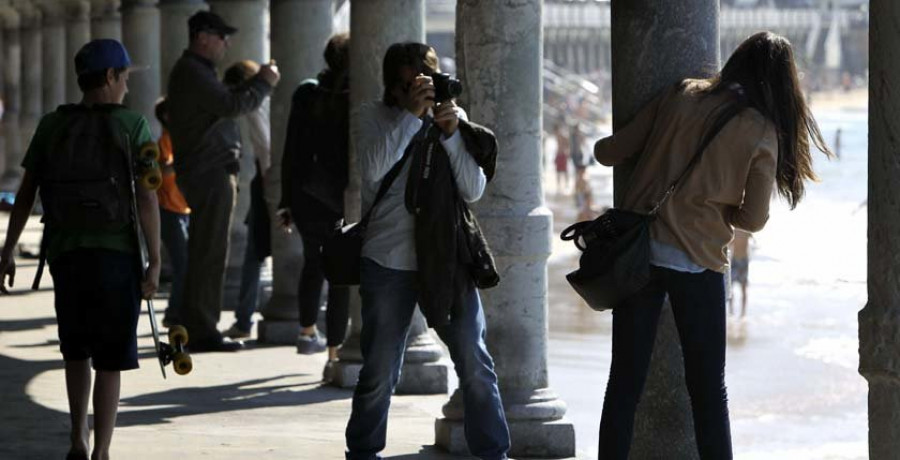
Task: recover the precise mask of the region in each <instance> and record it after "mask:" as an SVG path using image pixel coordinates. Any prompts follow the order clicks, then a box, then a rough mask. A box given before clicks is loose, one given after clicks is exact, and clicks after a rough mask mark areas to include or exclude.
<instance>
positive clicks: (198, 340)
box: [168, 11, 280, 352]
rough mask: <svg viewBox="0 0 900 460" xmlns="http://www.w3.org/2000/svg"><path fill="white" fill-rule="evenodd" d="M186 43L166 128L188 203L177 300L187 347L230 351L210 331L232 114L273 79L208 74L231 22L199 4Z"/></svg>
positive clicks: (228, 191)
mask: <svg viewBox="0 0 900 460" xmlns="http://www.w3.org/2000/svg"><path fill="white" fill-rule="evenodd" d="M188 31H189V38H190V44H189V46H188V49H187V50H185V51H184V54H182V56H181V58H179V59H178V61H177V62H176V63H175V66H174V68H173V69H172V73H171V75H170V76H169V91H168V100H169V131H170V133H171V134H172V147H173V149H174V153H175V172H176V173H178V176H177V183H178V188H179V189H181V192H182V193H183V194H184V197H185V199H186V200H187V203H188V206H190V207H191V221H190V226H189V229H188V233H189V236H190V238H189V239H188V266H187V274H186V278H185V288H184V301H183V302H182V309H181V311H180V312H179V313H180V315H181V318H180V319H181V320H182V323H183V324H184V326H185V327H186V328H187V329H188V332H189V333H190V335H191V342H190V345H189V347H190V349H191V351H193V352H202V351H237V350H239V349H241V348H243V345H242V343H241V342H237V341H232V340H230V339H228V338H226V337H223V336H222V334H221V333H220V332H219V330H218V327H217V325H218V322H219V317H220V315H221V312H222V303H223V302H224V290H223V288H224V284H225V267H226V262H227V260H228V246H229V238H230V234H231V218H232V214H233V213H234V206H235V200H236V195H237V174H238V172H239V170H240V163H239V161H238V158H239V156H240V153H241V149H240V140H241V136H240V128H239V127H238V125H237V123H236V122H235V120H234V119H235V118H236V117H238V116H240V115H244V114H247V113H250V112H253V111H255V110H257V109H258V108H259V107H260V106H261V105H262V103H263V101H264V100H265V98H266V97H267V96H268V95H269V94H270V93H271V92H272V88H273V87H274V86H275V85H276V84H277V83H278V80H279V78H280V75H279V73H278V69H277V68H276V67H275V66H274V65H264V66H261V67H260V70H259V72H258V73H257V74H256V76H254V77H253V78H251V79H250V81H249V82H247V84H245V85H242V86H241V87H240V89H239V90H235V91H232V90H230V89H229V88H228V87H226V86H225V85H224V84H223V83H222V82H220V81H219V79H218V77H217V76H216V63H218V62H220V61H221V60H222V59H223V58H224V56H225V50H226V49H227V48H228V37H229V36H231V35H233V34H234V33H236V32H237V29H236V28H234V27H232V26H230V25H228V24H226V23H225V21H223V20H222V18H220V17H219V16H217V15H216V14H214V13H210V12H207V11H200V12H197V13H195V14H194V15H193V16H191V17H190V19H189V20H188Z"/></svg>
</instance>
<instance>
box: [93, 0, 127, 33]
mask: <svg viewBox="0 0 900 460" xmlns="http://www.w3.org/2000/svg"><path fill="white" fill-rule="evenodd" d="M97 38H112V39H114V40H118V41H120V42H121V41H122V15H120V14H119V0H91V39H97Z"/></svg>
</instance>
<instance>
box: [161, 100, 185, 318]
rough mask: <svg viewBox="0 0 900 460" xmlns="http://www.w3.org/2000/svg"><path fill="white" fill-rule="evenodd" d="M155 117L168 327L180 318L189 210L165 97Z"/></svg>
mask: <svg viewBox="0 0 900 460" xmlns="http://www.w3.org/2000/svg"><path fill="white" fill-rule="evenodd" d="M156 118H157V120H159V123H160V124H161V125H162V136H160V138H159V141H158V143H159V165H160V167H161V168H162V176H163V180H162V185H161V186H160V187H159V190H157V191H156V195H157V198H158V199H159V217H160V236H161V237H162V241H163V246H165V248H166V251H168V254H169V260H170V261H171V263H172V290H171V291H170V292H169V306H168V307H167V308H166V313H165V316H163V325H164V326H166V327H170V326H173V325H175V324H179V323H180V321H181V319H180V316H179V308H180V306H181V302H182V291H183V286H184V277H185V270H186V268H187V239H188V223H189V222H190V214H191V209H190V208H189V207H188V205H187V201H185V199H184V196H182V195H181V191H179V190H178V186H177V185H176V184H175V169H174V167H173V164H174V161H175V160H174V158H173V157H172V139H171V138H170V137H169V130H168V128H167V126H168V121H169V113H168V104H167V102H166V99H165V98H162V99H160V100H159V101H158V102H157V103H156Z"/></svg>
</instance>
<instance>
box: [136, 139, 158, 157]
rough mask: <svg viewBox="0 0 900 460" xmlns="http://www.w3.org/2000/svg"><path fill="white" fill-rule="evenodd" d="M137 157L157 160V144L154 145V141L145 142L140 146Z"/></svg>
mask: <svg viewBox="0 0 900 460" xmlns="http://www.w3.org/2000/svg"><path fill="white" fill-rule="evenodd" d="M138 158H140V159H142V160H153V161H158V160H159V146H158V145H156V142H153V141H149V142H145V143H144V145H142V146H141V150H140V153H139V154H138Z"/></svg>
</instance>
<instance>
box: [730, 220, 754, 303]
mask: <svg viewBox="0 0 900 460" xmlns="http://www.w3.org/2000/svg"><path fill="white" fill-rule="evenodd" d="M749 246H750V234H749V233H747V232H745V231H743V230H740V229H734V240H733V241H732V242H731V283H732V284H734V283H738V284H740V285H741V318H743V317H744V315H745V314H747V275H748V273H749V269H750V250H749ZM728 314H729V315H733V314H734V295H732V296H731V298H730V299H728Z"/></svg>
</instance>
